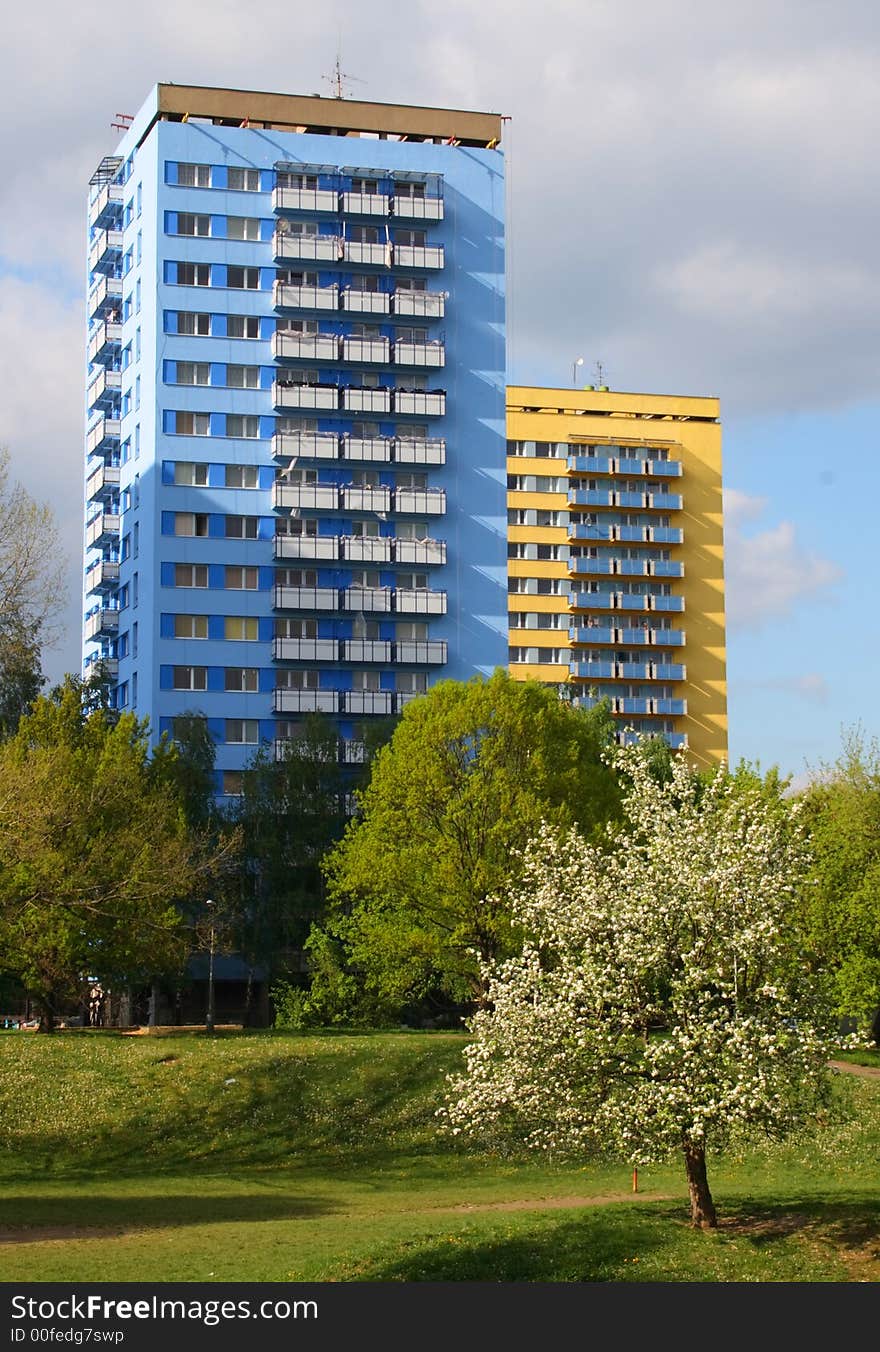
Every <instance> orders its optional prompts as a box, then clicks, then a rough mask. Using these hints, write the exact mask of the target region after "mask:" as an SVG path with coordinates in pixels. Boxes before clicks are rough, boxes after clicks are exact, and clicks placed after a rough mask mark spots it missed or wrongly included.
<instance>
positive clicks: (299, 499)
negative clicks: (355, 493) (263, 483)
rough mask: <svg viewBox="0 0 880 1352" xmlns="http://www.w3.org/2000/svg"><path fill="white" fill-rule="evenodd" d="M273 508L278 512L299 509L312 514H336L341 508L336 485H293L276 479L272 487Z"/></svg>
mask: <svg viewBox="0 0 880 1352" xmlns="http://www.w3.org/2000/svg"><path fill="white" fill-rule="evenodd" d="M272 506H273V507H274V508H275V510H276V511H279V510H282V509H284V508H298V509H300V510H303V509H304V510H306V511H310V512H335V511H336V509H337V508H338V506H339V489H338V487H337V486H336V484H291V483H285V482H284V480H283V479H276V480H275V483H274V484H273V485H272Z"/></svg>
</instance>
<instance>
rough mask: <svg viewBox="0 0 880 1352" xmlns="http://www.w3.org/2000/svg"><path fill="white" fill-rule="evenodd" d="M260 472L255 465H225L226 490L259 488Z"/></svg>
mask: <svg viewBox="0 0 880 1352" xmlns="http://www.w3.org/2000/svg"><path fill="white" fill-rule="evenodd" d="M259 486H260V471H259V469H258V467H257V466H256V465H227V466H226V487H227V488H259Z"/></svg>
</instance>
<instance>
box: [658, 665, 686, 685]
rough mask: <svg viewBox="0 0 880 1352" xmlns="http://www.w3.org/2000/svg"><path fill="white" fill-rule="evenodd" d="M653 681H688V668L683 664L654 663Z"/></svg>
mask: <svg viewBox="0 0 880 1352" xmlns="http://www.w3.org/2000/svg"><path fill="white" fill-rule="evenodd" d="M651 679H652V680H654V681H686V680H687V667H686V666H685V665H684V663H683V662H652V663H651Z"/></svg>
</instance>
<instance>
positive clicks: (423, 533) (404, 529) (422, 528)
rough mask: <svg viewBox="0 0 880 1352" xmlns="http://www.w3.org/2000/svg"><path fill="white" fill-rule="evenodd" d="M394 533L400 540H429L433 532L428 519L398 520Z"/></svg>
mask: <svg viewBox="0 0 880 1352" xmlns="http://www.w3.org/2000/svg"><path fill="white" fill-rule="evenodd" d="M394 533H395V535H396V536H397V538H398V540H427V539H429V537H430V534H431V532H430V530H429V528H428V523H427V521H398V522H397V524H396V525H395V527H394Z"/></svg>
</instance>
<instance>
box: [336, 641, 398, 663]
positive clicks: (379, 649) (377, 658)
mask: <svg viewBox="0 0 880 1352" xmlns="http://www.w3.org/2000/svg"><path fill="white" fill-rule="evenodd" d="M342 660H343V662H384V663H388V662H390V661H391V644H390V643H389V642H388V641H386V640H385V639H371V638H347V639H344V640H343V642H342Z"/></svg>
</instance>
